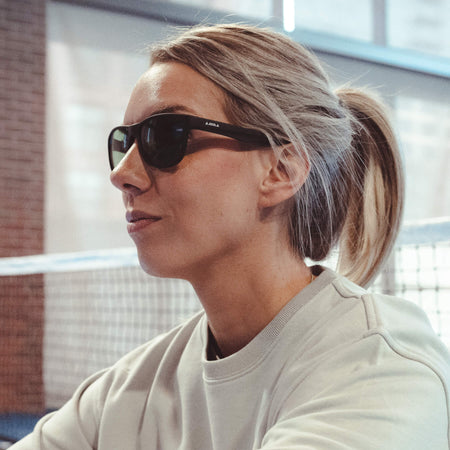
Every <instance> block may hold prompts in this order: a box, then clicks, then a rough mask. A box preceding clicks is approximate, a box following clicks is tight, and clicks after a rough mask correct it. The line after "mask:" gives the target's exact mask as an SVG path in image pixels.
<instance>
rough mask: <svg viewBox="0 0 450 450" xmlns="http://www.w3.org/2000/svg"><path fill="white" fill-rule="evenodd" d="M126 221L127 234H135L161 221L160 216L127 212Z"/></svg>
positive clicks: (140, 212) (142, 212) (141, 212)
mask: <svg viewBox="0 0 450 450" xmlns="http://www.w3.org/2000/svg"><path fill="white" fill-rule="evenodd" d="M126 219H127V222H128V226H127V229H128V232H129V233H135V232H137V231H140V230H142V229H143V228H145V227H147V226H149V225H151V224H153V223H155V222H158V221H160V220H161V217H160V216H154V215H153V214H150V213H146V212H144V211H134V210H133V211H127V213H126Z"/></svg>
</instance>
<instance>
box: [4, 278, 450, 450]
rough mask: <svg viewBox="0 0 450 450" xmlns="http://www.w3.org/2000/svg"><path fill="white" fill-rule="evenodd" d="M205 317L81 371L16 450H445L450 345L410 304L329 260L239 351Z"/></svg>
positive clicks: (422, 314)
mask: <svg viewBox="0 0 450 450" xmlns="http://www.w3.org/2000/svg"><path fill="white" fill-rule="evenodd" d="M206 345H207V320H206V317H205V315H204V313H200V314H198V315H196V316H195V317H193V318H192V319H191V320H189V321H188V322H186V323H185V324H183V325H182V326H179V327H178V328H176V329H174V330H172V331H171V332H169V333H167V334H165V335H162V336H159V337H157V338H156V339H154V340H152V341H151V342H149V343H148V344H146V345H144V346H142V347H140V348H138V349H136V350H135V351H133V352H132V353H130V354H128V355H127V356H125V357H124V358H123V359H122V360H120V361H119V362H118V363H117V364H116V365H115V366H113V367H112V368H110V369H107V370H104V371H102V372H100V373H98V374H96V375H94V376H92V377H91V378H89V379H88V380H86V381H85V382H84V383H83V384H82V385H81V386H80V388H79V389H78V390H77V392H76V393H75V395H74V396H73V398H72V399H71V400H70V401H69V402H68V403H67V404H66V405H65V406H64V407H63V408H62V409H61V410H59V411H58V412H56V413H54V414H52V415H49V416H47V417H45V418H44V419H42V420H41V421H40V423H39V424H38V425H37V426H36V429H35V431H34V432H33V433H32V434H31V435H29V436H28V437H27V438H25V439H24V440H22V441H21V442H20V443H18V444H16V445H15V446H13V447H12V448H13V449H14V450H19V449H30V450H31V449H32V450H40V449H42V450H43V449H73V450H84V449H99V450H116V449H117V450H130V449H168V450H173V449H193V450H201V449H215V450H246V449H297V450H298V449H326V450H333V449H350V448H351V449H363V450H369V449H376V450H380V449H389V450H395V449H402V450H403V449H404V450H414V449H416V450H424V449H432V450H447V449H448V448H449V406H450V404H449V402H450V398H449V397H450V396H449V387H450V355H449V353H448V351H447V349H446V348H445V347H444V345H443V344H442V343H441V342H440V341H439V339H438V338H437V337H436V336H435V334H434V333H433V331H432V329H431V328H430V326H429V324H428V321H427V319H426V317H425V315H424V313H423V312H422V311H421V310H420V309H419V308H417V307H416V306H415V305H413V304H412V303H409V302H406V301H402V300H399V299H396V298H392V297H387V296H382V295H374V294H369V293H367V292H366V291H365V290H363V289H362V288H360V287H358V286H356V285H354V284H352V283H351V282H349V281H348V280H346V279H345V278H342V277H340V276H338V275H336V274H335V273H334V272H332V271H330V270H327V269H326V270H325V271H323V272H322V274H321V275H320V276H319V277H317V278H316V280H315V281H314V282H313V283H312V284H310V285H309V286H307V287H306V288H305V289H303V290H302V291H301V292H300V293H299V294H298V295H297V296H296V297H294V298H293V299H292V300H291V301H290V303H288V304H287V305H286V306H285V307H284V309H283V310H282V311H281V312H280V313H279V314H278V315H277V317H275V318H274V319H273V321H272V322H271V323H270V324H269V325H268V326H267V327H266V328H265V329H264V330H263V331H262V332H261V333H260V334H259V335H258V336H256V337H255V338H254V339H253V341H251V342H250V343H249V344H248V345H247V346H246V347H245V348H243V349H242V350H240V351H239V352H237V353H235V354H233V355H231V356H229V357H227V358H224V359H222V360H218V361H207V360H206V356H205V355H206Z"/></svg>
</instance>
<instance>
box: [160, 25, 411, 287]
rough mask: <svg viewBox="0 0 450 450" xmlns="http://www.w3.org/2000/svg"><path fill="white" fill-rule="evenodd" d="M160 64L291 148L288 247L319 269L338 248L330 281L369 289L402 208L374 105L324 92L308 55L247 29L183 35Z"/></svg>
mask: <svg viewBox="0 0 450 450" xmlns="http://www.w3.org/2000/svg"><path fill="white" fill-rule="evenodd" d="M168 61H176V62H180V63H183V64H186V65H188V66H190V67H191V68H193V69H194V70H196V71H197V72H199V73H200V74H202V75H203V76H205V77H207V78H208V79H210V80H211V81H213V82H214V83H216V84H217V85H218V86H219V87H220V88H221V89H222V90H223V91H224V92H225V94H226V95H225V98H226V100H225V105H224V108H225V112H226V114H227V117H228V118H229V119H230V121H231V122H232V123H234V124H236V125H241V126H245V127H250V128H254V129H257V130H260V131H262V132H263V133H265V134H266V136H267V137H268V139H269V141H270V142H271V144H272V147H273V149H274V151H277V152H279V149H280V144H281V143H285V142H290V143H291V144H292V145H289V146H284V147H283V149H284V152H286V151H289V152H291V153H292V154H293V155H296V156H297V157H302V158H305V159H306V160H307V161H308V164H309V165H310V173H309V175H308V178H307V180H306V182H305V183H304V185H303V186H302V187H301V189H300V190H299V191H298V192H297V194H296V195H295V197H294V199H293V202H292V207H291V209H290V213H289V217H288V221H287V222H288V228H289V238H290V243H291V246H292V248H293V249H294V251H295V252H296V253H297V254H298V255H299V257H300V258H302V259H304V258H310V259H311V260H313V261H320V260H323V259H324V258H326V257H327V255H328V254H329V253H330V251H331V250H332V249H333V248H334V247H335V246H337V245H338V246H339V263H338V271H339V272H341V273H343V274H344V275H346V276H347V277H349V278H350V279H351V280H353V281H355V282H356V283H358V284H361V285H366V284H368V283H369V282H370V281H371V280H372V278H373V277H374V276H375V275H376V273H377V272H378V270H379V268H380V266H381V264H382V263H383V262H384V260H385V259H386V257H387V256H388V255H389V253H390V250H391V248H392V246H393V243H394V240H395V237H396V235H397V232H398V228H399V224H400V218H401V213H402V207H403V176H402V169H401V160H400V156H399V151H398V147H397V144H396V140H395V137H394V133H393V131H392V128H391V126H390V123H389V120H388V119H387V114H386V111H385V108H384V106H383V105H382V103H381V102H380V101H379V100H378V99H377V98H376V97H375V95H373V94H369V93H368V92H366V91H363V90H359V89H352V88H348V87H346V88H341V89H338V90H335V91H333V89H332V88H331V86H330V82H329V79H328V77H327V75H326V73H325V72H324V70H323V69H322V67H321V64H320V63H319V61H318V59H317V58H316V57H315V56H314V55H313V54H312V53H311V52H309V51H308V50H306V49H305V48H304V47H303V46H301V45H299V44H298V43H295V42H294V41H292V40H291V39H289V38H288V37H286V36H284V35H282V34H280V33H277V32H274V31H272V30H269V29H261V28H257V27H253V26H246V25H237V24H231V25H214V26H198V27H194V28H190V29H188V30H185V31H184V32H183V33H182V34H181V35H179V36H178V37H176V38H175V39H173V40H171V41H169V42H167V43H163V44H159V45H158V46H156V47H154V48H153V50H152V63H158V62H168ZM279 156H280V158H282V157H283V156H282V155H279Z"/></svg>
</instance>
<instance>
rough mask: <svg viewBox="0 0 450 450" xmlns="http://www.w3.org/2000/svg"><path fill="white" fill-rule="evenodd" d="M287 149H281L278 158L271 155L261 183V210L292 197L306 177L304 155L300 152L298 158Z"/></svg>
mask: <svg viewBox="0 0 450 450" xmlns="http://www.w3.org/2000/svg"><path fill="white" fill-rule="evenodd" d="M291 145H292V144H291ZM289 147H290V146H289ZM289 147H285V148H283V150H282V151H281V153H280V155H279V156H277V155H275V154H274V153H272V154H271V157H270V165H269V166H268V170H267V172H266V177H265V178H264V179H263V181H262V183H261V189H260V207H262V208H267V207H273V206H276V205H278V204H280V203H282V202H284V201H286V200H288V199H290V198H291V197H293V196H294V195H295V194H296V192H297V191H298V190H299V189H300V188H301V187H302V186H303V184H304V183H305V181H306V179H307V177H308V174H309V168H310V165H309V161H308V160H307V158H306V155H304V154H303V152H302V155H301V156H300V155H298V154H297V153H296V150H295V149H294V148H289ZM293 152H295V153H294V154H293Z"/></svg>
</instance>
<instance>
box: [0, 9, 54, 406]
mask: <svg viewBox="0 0 450 450" xmlns="http://www.w3.org/2000/svg"><path fill="white" fill-rule="evenodd" d="M45 49H46V35H45V0H0V230H1V232H0V257H4V256H21V255H30V254H37V253H42V252H43V225H44V191H45V187H44V186H45V183H44V167H45ZM43 298H44V295H43V282H42V276H40V275H37V276H31V277H30V276H27V277H19V278H17V277H15V278H11V277H0V342H1V346H0V386H1V390H0V411H12V410H15V411H30V412H31V411H33V412H36V411H39V410H41V409H42V408H43V406H44V405H43V387H42V385H43V384H42V324H43Z"/></svg>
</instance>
